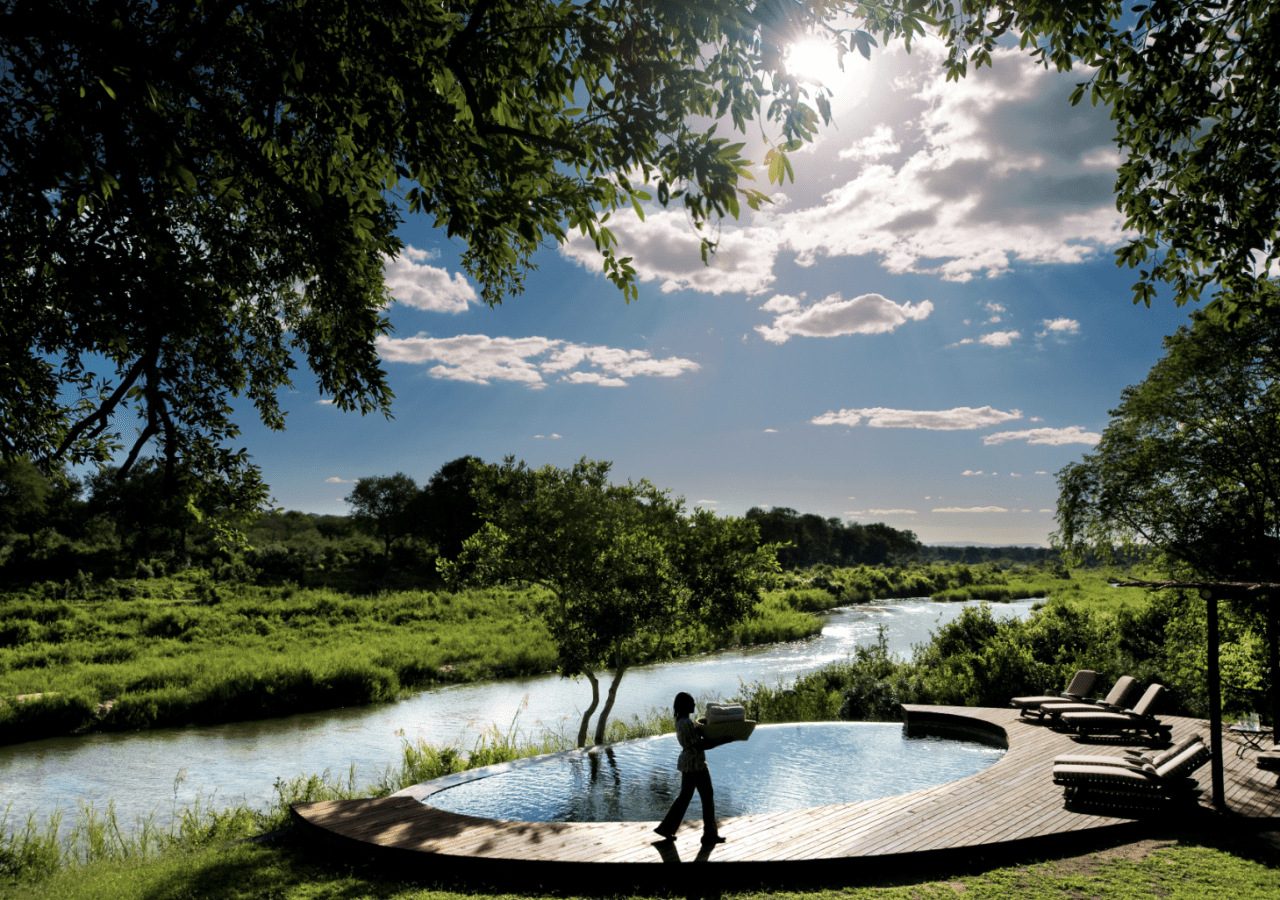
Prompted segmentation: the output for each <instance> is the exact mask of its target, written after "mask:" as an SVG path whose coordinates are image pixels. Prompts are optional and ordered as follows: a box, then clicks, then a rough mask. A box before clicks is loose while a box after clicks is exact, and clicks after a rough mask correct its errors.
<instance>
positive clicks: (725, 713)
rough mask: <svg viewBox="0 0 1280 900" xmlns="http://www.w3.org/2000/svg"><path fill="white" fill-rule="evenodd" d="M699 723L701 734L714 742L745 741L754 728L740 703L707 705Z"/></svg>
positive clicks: (753, 723)
mask: <svg viewBox="0 0 1280 900" xmlns="http://www.w3.org/2000/svg"><path fill="white" fill-rule="evenodd" d="M699 721H700V722H701V723H702V732H703V734H705V735H706V736H707V737H709V738H713V739H715V740H724V739H726V738H727V739H729V740H733V741H745V740H746V739H747V738H749V737H751V732H752V731H754V730H755V727H756V723H755V721H754V720H752V719H748V718H747V711H746V710H745V709H743V708H742V704H740V703H708V704H707V714H706V715H705V716H703V717H702V718H701V719H700V720H699Z"/></svg>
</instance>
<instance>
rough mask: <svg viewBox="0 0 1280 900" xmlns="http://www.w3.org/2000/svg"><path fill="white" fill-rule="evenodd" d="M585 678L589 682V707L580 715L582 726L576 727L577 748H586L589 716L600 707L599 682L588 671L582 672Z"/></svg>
mask: <svg viewBox="0 0 1280 900" xmlns="http://www.w3.org/2000/svg"><path fill="white" fill-rule="evenodd" d="M582 674H583V675H586V676H587V681H590V682H591V705H590V706H588V707H587V711H586V712H584V713H583V714H582V724H581V725H579V726H578V746H579V747H585V746H587V726H588V725H590V724H591V714H592V713H593V712H595V711H596V707H597V706H599V705H600V682H599V681H598V680H597V679H596V673H595V672H592V671H590V670H588V671H586V672H583V673H582Z"/></svg>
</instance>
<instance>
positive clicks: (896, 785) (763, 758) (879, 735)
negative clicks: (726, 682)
mask: <svg viewBox="0 0 1280 900" xmlns="http://www.w3.org/2000/svg"><path fill="white" fill-rule="evenodd" d="M1003 752H1004V751H1003V750H1002V749H1001V748H998V747H993V746H990V745H988V744H982V743H978V742H975V741H958V740H951V739H943V738H936V737H907V736H906V735H905V734H904V732H903V728H902V726H901V725H897V724H893V723H882V722H803V723H796V724H789V725H762V726H760V727H759V728H757V729H756V730H755V733H754V734H753V735H752V736H751V740H749V741H745V742H743V741H740V742H735V743H732V744H727V745H725V746H723V747H719V748H717V749H715V750H712V751H709V752H708V753H707V761H708V764H709V765H710V767H711V778H712V781H713V783H714V784H715V789H716V814H717V816H719V817H721V818H726V817H729V816H741V815H747V814H749V813H762V812H777V811H780V810H788V809H802V808H805V807H810V806H825V805H827V804H831V803H849V802H853V801H857V800H869V799H872V798H875V797H888V796H891V795H893V794H904V793H907V792H908V791H914V790H918V789H920V788H925V787H931V786H933V785H936V784H943V783H945V782H948V781H954V780H955V779H957V778H963V777H964V776H966V775H972V774H973V773H975V772H979V771H981V770H982V769H985V768H986V767H987V766H989V765H991V763H993V762H995V761H996V760H997V759H999V758H1000V755H1001V754H1002V753H1003ZM678 755H679V747H678V746H677V744H676V740H675V736H674V735H663V736H662V737H657V738H649V739H646V740H639V741H627V742H624V743H621V744H615V745H613V746H612V747H609V748H606V749H604V750H600V751H595V752H589V753H583V752H577V753H565V754H558V755H555V756H550V757H546V758H544V759H539V760H535V761H533V762H531V763H529V764H527V765H520V766H514V767H512V768H510V769H506V770H503V768H502V767H498V770H497V771H496V773H495V774H492V775H488V776H485V777H479V778H476V779H474V780H472V781H467V782H464V783H462V784H459V785H456V786H455V787H450V788H446V789H444V790H441V791H437V792H436V793H434V794H431V795H430V796H429V797H427V798H426V802H427V803H429V804H430V805H431V806H434V807H437V808H439V809H444V810H449V811H451V812H456V813H463V814H465V815H470V816H482V817H484V818H490V819H509V820H515V821H524V822H615V821H650V820H657V819H661V818H662V817H663V815H664V814H665V813H666V811H667V807H668V806H670V804H671V800H672V798H673V797H674V796H675V793H676V792H677V791H678V790H679V788H680V776H679V774H678V773H677V772H676V757H677V756H678ZM701 815H702V811H701V807H700V804H699V802H698V799H697V797H696V795H695V797H694V800H693V804H692V805H691V806H690V808H689V812H688V814H687V817H688V818H691V819H693V818H698V817H700V816H701Z"/></svg>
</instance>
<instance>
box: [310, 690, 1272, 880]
mask: <svg viewBox="0 0 1280 900" xmlns="http://www.w3.org/2000/svg"><path fill="white" fill-rule="evenodd" d="M908 714H909V716H913V717H915V722H918V721H919V720H921V719H928V720H934V721H951V722H955V723H964V722H969V723H970V724H971V725H973V726H979V725H980V724H981V723H986V724H987V725H989V726H995V727H996V728H999V729H1001V730H1002V731H1003V733H1004V735H1005V736H1006V739H1007V743H1008V748H1009V749H1008V751H1007V752H1006V753H1005V754H1004V756H1003V757H1002V758H1001V759H999V760H997V761H996V762H995V763H993V764H992V765H991V766H989V767H988V768H986V769H985V770H983V771H982V772H980V773H977V774H975V775H972V776H969V777H968V778H964V779H960V780H959V781H954V782H951V783H948V784H943V785H937V786H934V787H930V788H924V789H922V790H918V791H915V792H912V793H909V794H903V795H898V796H892V797H882V798H877V799H872V800H865V801H860V802H856V803H845V804H838V805H832V806H824V807H817V808H813V809H804V810H791V811H785V812H776V813H757V814H752V815H747V816H740V817H736V818H729V819H725V820H723V821H722V823H721V833H722V834H724V835H725V836H726V837H727V838H728V841H729V842H728V843H726V844H723V845H719V846H717V847H716V848H715V849H714V851H713V853H712V854H711V857H710V860H709V861H710V862H711V863H712V864H713V865H717V866H729V867H731V866H734V865H735V864H760V863H766V864H775V865H803V864H807V863H816V862H831V861H834V860H841V859H846V860H855V859H860V858H862V859H875V858H896V857H898V856H899V855H901V854H911V853H932V852H936V851H947V850H954V849H957V848H975V849H976V848H982V847H988V848H994V847H998V846H999V847H1008V846H1011V845H1016V844H1018V843H1019V842H1023V841H1028V840H1039V839H1042V838H1052V837H1053V836H1066V835H1071V834H1081V833H1088V832H1097V833H1099V834H1105V833H1106V832H1107V831H1109V830H1114V829H1116V828H1119V827H1123V826H1130V825H1132V820H1131V819H1128V818H1124V817H1122V816H1119V815H1113V814H1110V813H1107V814H1103V815H1093V814H1091V813H1088V812H1080V811H1076V810H1072V809H1067V808H1065V807H1064V805H1063V795H1062V790H1061V788H1060V787H1058V786H1056V785H1054V784H1053V782H1052V779H1051V778H1050V776H1049V769H1050V768H1051V765H1052V761H1053V758H1054V757H1055V756H1057V755H1060V754H1063V753H1078V754H1091V755H1098V756H1108V755H1115V754H1116V753H1119V752H1121V751H1122V750H1123V749H1124V748H1125V746H1126V745H1122V744H1121V745H1118V744H1105V743H1096V742H1086V741H1080V740H1078V739H1075V738H1074V737H1073V736H1071V735H1067V734H1063V733H1061V732H1058V731H1055V730H1053V729H1051V728H1050V727H1047V726H1045V725H1041V724H1038V723H1036V722H1035V721H1034V720H1027V719H1025V718H1020V717H1019V716H1018V714H1017V711H1016V710H1003V709H961V708H953V707H923V706H922V707H910V708H909V713H908ZM1167 721H1169V722H1170V724H1171V725H1173V728H1174V739H1175V740H1179V739H1181V738H1182V737H1184V736H1186V735H1189V734H1192V733H1199V734H1201V735H1204V736H1206V737H1207V733H1208V732H1207V725H1206V723H1204V722H1203V721H1199V720H1192V719H1178V718H1173V717H1169V718H1168V719H1167ZM913 727H914V723H913ZM1134 746H1138V745H1134ZM1224 750H1226V751H1228V752H1227V753H1226V754H1224V755H1225V756H1226V757H1227V758H1226V759H1224V761H1223V762H1224V770H1225V780H1226V787H1227V792H1226V799H1227V803H1228V806H1229V808H1230V809H1232V810H1233V811H1235V812H1236V813H1237V814H1241V815H1247V816H1253V817H1260V818H1267V819H1270V818H1276V817H1280V789H1278V788H1277V786H1276V785H1277V776H1276V775H1275V774H1274V773H1266V772H1262V771H1260V770H1258V769H1257V768H1256V766H1254V765H1253V761H1252V759H1250V758H1249V757H1248V756H1247V755H1246V756H1245V757H1244V758H1237V757H1235V756H1234V748H1232V747H1231V745H1230V744H1226V745H1224ZM1209 771H1210V770H1209V768H1208V766H1206V767H1204V768H1203V769H1201V770H1200V771H1199V772H1198V773H1196V774H1197V780H1198V782H1199V784H1200V785H1201V786H1202V787H1203V788H1204V795H1203V797H1202V798H1201V801H1200V804H1201V806H1207V805H1208V804H1209V791H1208V788H1209V781H1210V777H1209ZM416 787H421V786H416ZM428 793H429V792H428ZM411 795H413V789H410V790H407V791H404V792H401V794H398V795H395V796H392V797H387V798H383V799H380V800H349V801H327V802H321V803H311V804H299V805H298V806H296V807H295V808H294V815H295V817H296V818H297V819H298V820H299V821H301V822H303V823H305V824H307V825H308V826H310V827H311V828H313V829H316V830H319V831H321V832H326V833H330V834H333V835H335V836H338V837H341V838H345V839H347V840H348V841H353V842H356V843H357V844H358V845H359V846H361V847H364V848H366V849H367V850H369V851H375V852H376V851H377V850H378V849H379V848H385V849H395V850H399V851H412V852H415V853H417V854H420V855H421V856H422V857H423V858H424V861H425V860H428V859H433V860H435V861H437V862H447V861H449V860H464V859H465V860H470V861H485V860H492V861H494V862H499V861H513V860H518V861H522V862H545V863H555V864H561V865H563V864H602V863H603V864H621V865H628V866H637V867H642V868H643V867H649V868H652V867H654V866H658V865H663V864H665V863H664V856H663V853H662V852H660V851H661V850H663V849H664V848H660V847H658V846H656V845H655V841H656V836H655V835H653V833H652V831H651V829H652V828H653V826H654V824H655V823H652V822H648V823H646V822H603V823H579V822H574V823H553V822H500V821H495V820H487V819H478V818H474V817H467V816H460V815H456V814H454V813H448V812H444V811H442V810H438V809H435V808H433V807H430V806H429V805H425V804H423V803H420V802H419V801H418V800H417V799H414V796H411ZM1126 833H1127V832H1126ZM699 835H700V827H699V826H698V823H695V822H689V823H686V824H685V825H684V826H683V827H682V828H681V830H680V832H679V834H678V838H677V841H676V842H675V844H674V845H668V846H667V847H666V848H665V851H666V853H667V854H668V856H669V855H670V854H671V853H672V852H674V853H675V854H676V855H678V856H680V858H686V859H687V858H692V855H693V854H694V853H696V852H697V848H698V846H699V845H698V840H697V839H698V837H699Z"/></svg>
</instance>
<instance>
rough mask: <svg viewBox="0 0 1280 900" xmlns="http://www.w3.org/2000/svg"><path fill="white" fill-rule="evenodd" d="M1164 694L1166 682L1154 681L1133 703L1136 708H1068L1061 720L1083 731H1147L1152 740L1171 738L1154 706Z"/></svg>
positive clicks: (1102, 732)
mask: <svg viewBox="0 0 1280 900" xmlns="http://www.w3.org/2000/svg"><path fill="white" fill-rule="evenodd" d="M1163 694H1164V685H1162V684H1152V685H1150V686H1149V687H1148V688H1147V690H1146V692H1145V693H1144V694H1143V695H1142V696H1141V697H1139V698H1138V702H1137V703H1135V704H1133V708H1132V709H1124V710H1121V711H1119V712H1112V711H1110V710H1094V711H1092V712H1070V711H1068V712H1064V713H1062V715H1061V717H1060V720H1061V722H1062V724H1063V725H1064V726H1066V727H1067V728H1070V729H1071V730H1072V731H1075V732H1078V733H1079V734H1082V735H1094V734H1108V735H1117V736H1118V735H1125V734H1130V733H1132V734H1134V735H1141V734H1147V735H1149V736H1150V737H1151V739H1152V740H1158V741H1167V740H1169V736H1170V735H1171V734H1172V733H1173V729H1171V728H1170V727H1169V726H1168V725H1166V724H1165V723H1163V722H1161V721H1160V720H1159V719H1157V718H1156V717H1155V716H1154V715H1152V710H1153V709H1155V706H1156V704H1157V703H1158V702H1159V701H1160V697H1161V696H1162V695H1163Z"/></svg>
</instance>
